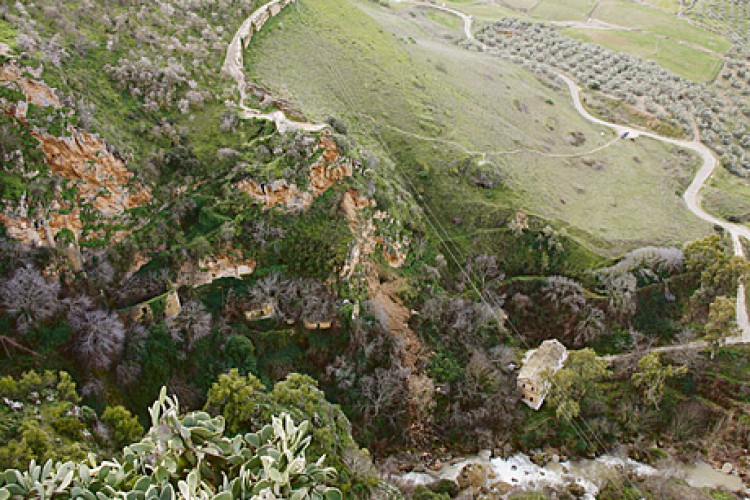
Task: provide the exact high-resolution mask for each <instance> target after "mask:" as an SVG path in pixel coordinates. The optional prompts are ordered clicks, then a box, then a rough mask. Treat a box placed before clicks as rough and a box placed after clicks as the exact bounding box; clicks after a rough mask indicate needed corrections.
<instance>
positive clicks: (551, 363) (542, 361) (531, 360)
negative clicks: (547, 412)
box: [517, 339, 568, 410]
mask: <svg viewBox="0 0 750 500" xmlns="http://www.w3.org/2000/svg"><path fill="white" fill-rule="evenodd" d="M567 357H568V351H567V350H566V349H565V346H564V345H562V344H561V343H560V342H559V341H557V340H554V339H553V340H545V341H544V342H542V344H541V345H540V346H539V347H538V348H536V349H532V350H530V351H528V352H527V353H526V356H525V357H524V361H523V366H522V367H521V370H520V371H519V372H518V381H517V384H518V390H519V391H521V395H522V396H521V399H522V401H523V402H524V403H526V404H527V405H528V406H529V408H533V409H534V410H538V409H539V408H541V406H542V403H544V398H545V397H547V392H548V391H549V382H548V377H549V376H551V375H553V374H554V373H556V372H557V371H558V370H559V369H560V368H562V367H563V365H564V364H565V360H566V359H567Z"/></svg>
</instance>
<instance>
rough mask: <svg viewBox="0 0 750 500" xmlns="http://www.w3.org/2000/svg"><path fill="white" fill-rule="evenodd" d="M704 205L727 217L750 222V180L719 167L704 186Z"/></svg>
mask: <svg viewBox="0 0 750 500" xmlns="http://www.w3.org/2000/svg"><path fill="white" fill-rule="evenodd" d="M703 205H704V206H705V208H706V210H708V211H709V212H711V213H713V214H716V215H718V216H719V217H723V218H725V219H730V220H736V221H741V222H745V223H749V222H750V182H749V181H748V180H747V179H741V178H739V177H737V176H735V175H732V174H730V173H729V172H727V171H726V170H724V169H722V168H720V169H717V171H716V173H715V174H714V176H713V177H712V178H711V180H710V181H709V183H708V184H707V185H706V187H705V188H704V196H703Z"/></svg>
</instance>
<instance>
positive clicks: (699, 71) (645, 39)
mask: <svg viewBox="0 0 750 500" xmlns="http://www.w3.org/2000/svg"><path fill="white" fill-rule="evenodd" d="M563 33H564V34H565V35H568V36H571V37H573V38H578V39H580V40H584V41H586V42H592V43H597V44H599V45H602V46H604V47H607V48H608V49H612V50H616V51H620V52H626V53H628V54H633V55H636V56H639V57H642V58H644V59H651V60H653V61H654V62H656V63H657V64H659V65H660V66H662V67H663V68H666V69H668V70H670V71H673V72H674V73H677V74H678V75H681V76H684V77H685V78H687V79H689V80H693V81H696V82H708V81H712V80H713V79H714V78H715V77H716V74H717V73H718V71H719V68H721V64H722V60H721V58H720V57H719V56H716V55H714V54H711V53H709V52H705V51H702V50H699V49H695V48H692V47H689V46H686V45H683V44H681V43H679V42H676V41H674V40H671V39H669V38H663V37H657V36H655V35H650V34H648V33H639V32H635V31H621V30H593V29H581V28H569V29H565V30H563Z"/></svg>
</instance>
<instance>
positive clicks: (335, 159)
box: [235, 130, 354, 212]
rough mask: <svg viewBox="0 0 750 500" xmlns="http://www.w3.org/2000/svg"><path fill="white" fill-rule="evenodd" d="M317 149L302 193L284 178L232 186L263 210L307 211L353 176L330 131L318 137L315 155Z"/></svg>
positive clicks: (244, 180)
mask: <svg viewBox="0 0 750 500" xmlns="http://www.w3.org/2000/svg"><path fill="white" fill-rule="evenodd" d="M321 149H322V150H323V151H322V153H320V157H319V158H318V159H317V160H316V161H315V162H314V163H313V164H312V165H311V166H310V172H309V173H308V185H307V188H306V189H305V190H302V189H301V188H299V187H298V186H297V185H295V184H290V183H288V182H287V181H286V180H284V179H278V180H275V181H272V182H270V183H259V182H256V181H255V180H253V179H243V180H241V181H239V182H237V183H236V185H235V187H236V188H237V189H238V190H240V191H242V192H244V193H247V194H248V195H250V196H251V197H252V198H254V199H256V200H258V201H259V202H260V203H261V204H262V205H263V206H264V207H265V208H273V207H283V208H285V209H287V210H288V211H290V212H299V211H303V210H307V209H308V208H310V206H311V205H312V202H313V201H314V200H315V198H317V197H319V196H320V195H322V194H323V193H325V192H326V191H328V190H329V189H330V188H331V187H333V186H334V185H335V184H336V183H337V182H339V181H340V180H342V179H345V178H347V177H351V176H352V174H353V173H354V165H353V162H352V161H351V160H349V159H348V158H344V157H342V156H341V153H340V152H339V149H338V146H337V145H336V141H334V140H333V137H332V136H331V133H330V131H327V130H326V131H324V132H323V134H322V135H321V138H320V141H319V143H318V149H317V151H316V153H317V152H320V150H321Z"/></svg>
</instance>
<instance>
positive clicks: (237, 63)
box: [221, 0, 327, 134]
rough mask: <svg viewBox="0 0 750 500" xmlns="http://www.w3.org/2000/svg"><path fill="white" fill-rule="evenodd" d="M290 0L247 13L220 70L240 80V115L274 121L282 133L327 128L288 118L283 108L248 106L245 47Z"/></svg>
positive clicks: (314, 130) (241, 116) (280, 1)
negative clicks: (269, 108)
mask: <svg viewBox="0 0 750 500" xmlns="http://www.w3.org/2000/svg"><path fill="white" fill-rule="evenodd" d="M291 1H292V0H271V1H270V2H268V3H266V4H264V5H263V6H262V7H260V8H258V9H257V10H256V11H254V12H253V13H252V14H250V16H248V18H247V19H245V21H244V22H243V23H242V25H241V26H240V28H239V29H238V30H237V32H236V33H235V34H234V37H233V38H232V41H231V42H230V43H229V46H228V47H227V55H226V57H225V58H224V66H223V67H222V70H221V71H222V73H224V74H225V75H227V76H229V77H230V78H232V79H233V80H234V81H235V82H236V83H237V90H238V91H239V93H240V100H239V102H238V106H239V108H240V110H241V113H240V118H242V119H245V120H248V119H253V118H254V119H257V120H268V121H272V122H274V123H275V124H276V128H277V129H278V131H279V133H281V134H285V133H286V132H288V131H293V130H304V131H307V132H317V131H320V130H323V129H324V128H326V127H327V125H325V124H319V123H307V122H295V121H292V120H290V119H289V118H287V117H286V115H285V114H284V112H283V111H279V110H276V111H271V112H269V113H262V112H261V111H259V110H257V109H253V108H250V107H248V106H246V105H245V99H246V98H247V80H246V79H245V62H244V52H245V48H246V47H247V45H248V44H249V43H250V40H252V37H253V34H254V33H256V32H257V31H259V30H260V29H261V28H262V27H263V25H264V24H265V23H266V21H268V19H270V18H272V17H274V16H276V15H278V14H279V12H281V10H282V9H283V8H284V7H286V6H287V5H289V4H290V3H291Z"/></svg>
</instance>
